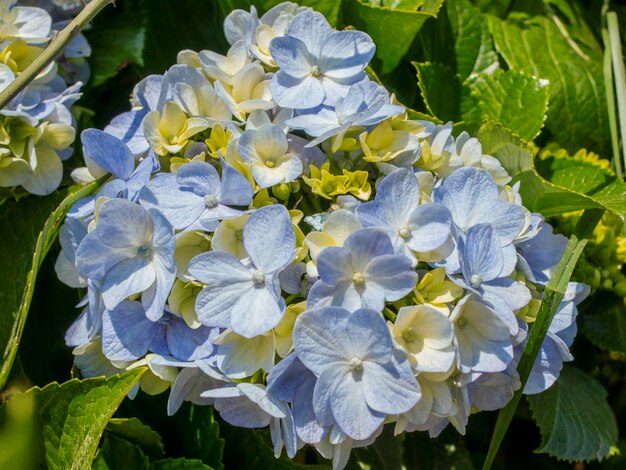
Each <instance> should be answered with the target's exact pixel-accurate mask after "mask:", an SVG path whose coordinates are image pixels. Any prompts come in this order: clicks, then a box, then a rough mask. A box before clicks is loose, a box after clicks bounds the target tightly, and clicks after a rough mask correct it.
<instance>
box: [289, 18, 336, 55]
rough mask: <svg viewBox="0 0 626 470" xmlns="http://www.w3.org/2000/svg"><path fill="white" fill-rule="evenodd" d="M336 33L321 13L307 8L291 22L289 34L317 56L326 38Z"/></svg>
mask: <svg viewBox="0 0 626 470" xmlns="http://www.w3.org/2000/svg"><path fill="white" fill-rule="evenodd" d="M333 33H334V30H333V29H332V28H331V26H330V25H329V24H328V21H327V20H326V18H325V17H324V15H322V14H321V13H317V12H314V11H312V10H305V11H303V12H301V13H299V14H297V15H296V16H295V17H294V19H293V20H292V21H291V23H290V24H289V28H288V29H287V36H291V37H293V38H297V39H299V40H300V41H302V42H303V43H304V45H305V46H306V48H307V50H308V51H309V52H310V53H311V54H312V55H313V56H315V57H317V56H319V54H320V49H321V47H322V44H323V43H324V40H325V39H326V38H327V37H329V36H330V35H331V34H333Z"/></svg>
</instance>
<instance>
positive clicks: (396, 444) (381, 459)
mask: <svg viewBox="0 0 626 470" xmlns="http://www.w3.org/2000/svg"><path fill="white" fill-rule="evenodd" d="M402 453H403V450H402V442H401V438H400V437H396V436H394V435H393V425H392V424H391V425H387V426H385V427H384V429H383V432H382V433H381V434H380V436H378V437H377V438H376V441H375V442H374V443H373V444H371V445H369V446H367V447H359V448H358V449H352V454H351V455H350V460H349V461H348V465H347V466H346V470H358V469H366V468H370V469H376V470H378V469H380V470H396V469H399V468H402V465H403V464H404V463H405V462H404V458H403V455H402ZM408 468H413V467H411V466H409V467H408Z"/></svg>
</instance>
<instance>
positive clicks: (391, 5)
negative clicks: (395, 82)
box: [343, 0, 443, 75]
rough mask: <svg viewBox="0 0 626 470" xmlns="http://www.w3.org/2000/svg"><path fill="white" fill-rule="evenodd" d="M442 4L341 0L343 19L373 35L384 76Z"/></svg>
mask: <svg viewBox="0 0 626 470" xmlns="http://www.w3.org/2000/svg"><path fill="white" fill-rule="evenodd" d="M442 4H443V0H401V1H390V0H383V1H382V2H381V1H374V0H371V1H368V0H344V15H343V20H344V23H346V24H349V25H353V26H354V27H355V28H357V29H359V30H361V31H365V32H367V33H368V34H369V35H370V36H371V37H372V39H373V40H374V43H375V44H376V57H377V58H378V59H379V60H380V61H381V63H382V67H381V72H382V74H383V75H385V74H388V73H389V72H391V71H392V70H394V69H395V68H396V67H397V66H398V64H399V63H400V61H401V60H402V58H403V57H404V56H405V54H406V53H407V52H408V51H409V48H410V47H411V43H412V42H413V39H414V38H415V36H416V35H417V33H418V31H419V30H420V29H421V28H422V26H423V25H424V22H425V21H426V20H427V19H428V18H433V17H436V16H437V13H438V12H439V9H440V8H441V5H442Z"/></svg>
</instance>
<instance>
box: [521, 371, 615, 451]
mask: <svg viewBox="0 0 626 470" xmlns="http://www.w3.org/2000/svg"><path fill="white" fill-rule="evenodd" d="M606 396H607V392H606V390H605V389H604V387H603V386H602V385H601V384H600V383H599V382H598V381H596V380H595V379H594V378H592V377H591V376H589V375H587V374H585V373H584V372H582V371H581V370H579V369H576V368H574V367H569V366H565V367H564V368H563V371H562V372H561V376H560V377H559V380H558V381H557V382H556V383H555V384H554V385H553V386H552V387H550V388H549V389H548V390H546V391H545V392H543V393H541V394H539V395H532V396H529V397H528V401H529V403H530V409H531V410H532V413H533V417H534V418H535V421H537V424H538V425H539V429H540V430H541V447H540V448H539V449H538V450H537V452H542V453H547V454H550V455H552V456H554V457H557V458H559V459H562V460H568V461H570V462H580V461H589V460H596V459H603V458H605V457H608V456H609V455H610V454H611V452H612V449H613V448H614V447H615V446H616V445H617V423H616V422H615V416H614V414H613V411H612V410H611V407H610V406H609V404H608V403H607V401H606Z"/></svg>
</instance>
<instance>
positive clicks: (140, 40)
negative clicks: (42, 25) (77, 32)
mask: <svg viewBox="0 0 626 470" xmlns="http://www.w3.org/2000/svg"><path fill="white" fill-rule="evenodd" d="M138 3H139V2H132V3H131V2H125V3H124V4H123V6H124V7H126V8H124V12H123V14H119V13H118V12H109V13H108V14H106V15H101V16H99V17H98V18H96V20H95V21H94V22H93V27H92V28H91V29H90V30H87V31H85V36H86V37H87V40H88V41H89V44H90V45H91V49H92V52H91V57H90V60H89V64H90V66H91V83H92V85H93V86H99V85H102V84H103V83H105V82H106V81H108V80H109V79H111V78H113V77H115V76H116V75H117V73H118V72H119V71H120V70H121V69H123V68H124V67H127V66H128V65H130V64H135V65H138V66H143V64H144V61H143V55H144V48H145V44H146V24H145V15H143V14H142V12H141V9H140V8H139V5H138Z"/></svg>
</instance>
